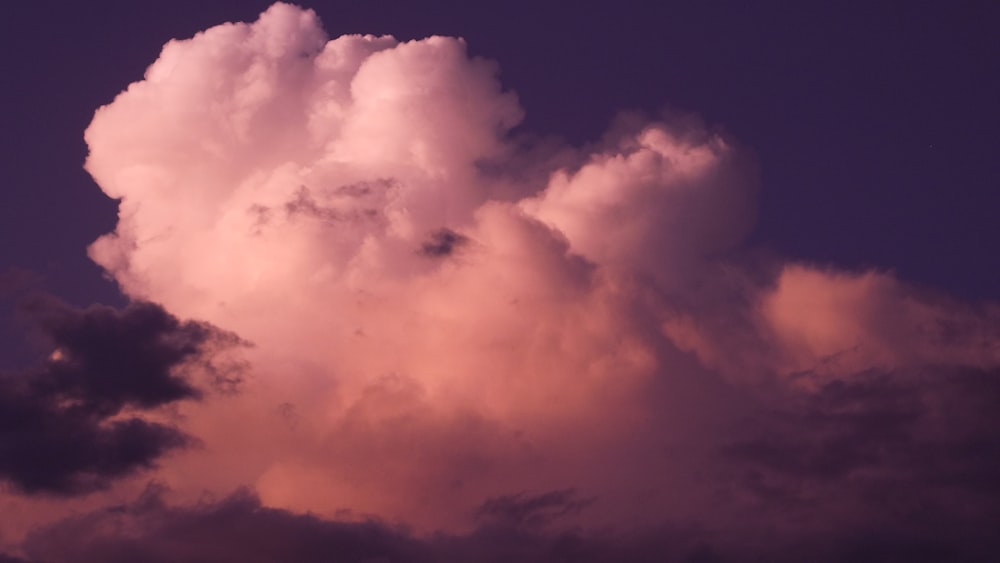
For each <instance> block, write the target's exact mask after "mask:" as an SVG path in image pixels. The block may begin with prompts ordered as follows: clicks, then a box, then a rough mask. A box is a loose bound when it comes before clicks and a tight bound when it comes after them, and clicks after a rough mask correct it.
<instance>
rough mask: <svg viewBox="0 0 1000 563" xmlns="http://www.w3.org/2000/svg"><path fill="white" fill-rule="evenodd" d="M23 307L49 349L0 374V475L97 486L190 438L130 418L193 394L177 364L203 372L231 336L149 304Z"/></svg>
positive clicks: (62, 485)
mask: <svg viewBox="0 0 1000 563" xmlns="http://www.w3.org/2000/svg"><path fill="white" fill-rule="evenodd" d="M22 309H23V311H25V312H26V313H28V314H29V315H30V316H31V317H32V318H33V319H34V320H35V322H36V324H37V326H38V328H39V330H40V333H41V336H42V338H44V339H45V340H46V341H47V344H48V345H49V346H50V347H51V349H52V354H51V356H50V357H49V358H48V359H47V360H46V361H44V362H43V363H42V365H40V366H37V367H35V368H34V369H30V370H27V371H24V372H22V373H12V374H0V478H3V479H6V480H7V481H9V482H10V483H11V484H12V485H13V486H14V488H15V489H16V490H19V491H21V492H23V493H29V494H31V493H42V492H47V493H55V494H61V495H71V494H82V493H87V492H91V491H94V490H97V489H101V488H104V487H106V486H107V485H108V484H109V483H110V482H111V481H112V480H113V479H115V478H119V477H122V476H125V475H129V474H131V473H133V472H134V471H136V470H138V469H142V468H148V467H151V466H152V465H153V464H154V462H155V460H156V459H157V458H159V457H160V456H162V455H163V454H165V453H166V452H167V451H169V450H172V449H175V448H179V447H182V446H184V445H186V444H188V443H189V442H190V440H189V438H188V437H186V436H185V435H184V434H183V433H182V432H180V431H179V430H177V429H175V428H172V427H169V426H166V425H163V424H160V423H156V422H150V421H147V420H143V419H142V418H140V417H138V416H129V414H131V413H132V412H134V411H135V410H148V409H153V408H156V407H159V406H162V405H166V404H168V403H172V402H175V401H179V400H182V399H194V398H198V397H199V396H200V392H199V391H198V390H197V389H196V388H195V387H194V386H193V385H192V383H191V382H190V381H188V380H187V379H185V378H184V377H183V376H182V375H181V373H180V371H181V368H183V367H191V366H193V365H195V364H197V363H199V362H201V365H202V366H207V367H209V368H211V364H210V363H207V362H205V361H203V360H202V357H203V356H204V355H205V354H207V353H208V352H209V351H211V350H212V349H214V348H215V347H218V346H229V345H232V344H235V343H236V342H238V340H237V339H236V338H235V337H234V336H232V335H228V334H225V333H222V332H220V331H218V330H217V329H215V328H213V327H211V326H209V325H207V324H203V323H195V322H181V321H179V320H178V319H176V318H175V317H173V316H172V315H170V314H169V313H167V312H166V311H164V310H163V309H162V308H161V307H159V306H157V305H153V304H151V303H141V302H140V303H132V304H130V305H129V306H128V307H126V308H125V309H123V310H117V309H113V308H110V307H105V306H100V305H93V306H90V307H87V308H86V309H76V308H73V307H70V306H68V305H65V304H63V303H60V302H58V301H56V300H54V299H52V298H49V297H45V296H34V297H32V298H30V299H29V300H27V301H26V302H25V303H24V304H23V306H22ZM208 371H209V372H211V371H212V370H211V369H209V370H208ZM210 375H217V374H211V373H210Z"/></svg>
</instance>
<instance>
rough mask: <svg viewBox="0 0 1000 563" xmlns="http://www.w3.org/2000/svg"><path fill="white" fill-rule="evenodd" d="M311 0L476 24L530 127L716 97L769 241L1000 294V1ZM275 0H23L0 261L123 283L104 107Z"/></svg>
mask: <svg viewBox="0 0 1000 563" xmlns="http://www.w3.org/2000/svg"><path fill="white" fill-rule="evenodd" d="M497 4H498V5H496V6H488V5H487V4H482V3H474V4H473V3H461V2H455V3H451V4H442V3H430V4H428V3H411V2H361V1H343V2H333V1H328V0H318V1H315V2H311V3H309V6H308V7H312V8H314V9H315V10H316V11H317V12H318V13H319V15H320V17H321V18H322V19H323V20H324V22H325V24H326V27H327V30H328V31H329V33H330V34H331V35H332V36H335V35H339V34H342V33H357V32H361V33H375V34H381V33H391V34H394V35H396V36H398V37H400V38H417V37H423V36H426V35H428V34H435V33H436V34H446V35H461V36H463V37H465V38H466V39H467V40H468V42H469V45H470V49H471V51H473V52H474V53H478V54H481V55H484V56H486V57H489V58H493V59H495V60H497V61H498V62H499V63H500V66H501V69H502V81H503V82H504V84H505V86H506V87H508V88H511V89H513V90H515V91H517V93H518V95H519V96H520V99H521V102H522V105H523V106H524V108H525V109H526V112H527V119H526V121H525V122H524V125H523V126H522V128H523V129H524V130H528V131H533V132H538V133H542V134H547V135H559V136H563V137H565V138H566V139H568V140H569V141H570V142H573V143H582V142H586V141H591V140H596V139H597V138H598V137H599V136H600V135H601V133H602V132H603V131H604V130H605V129H606V127H607V125H608V123H609V121H610V120H611V118H612V117H613V116H614V114H615V113H616V112H617V111H618V110H621V109H640V110H645V111H649V112H655V111H657V110H659V109H660V108H662V107H664V106H667V105H669V106H670V107H674V108H678V109H681V110H689V111H693V112H697V113H698V114H700V115H702V116H703V117H704V118H705V119H706V120H707V121H708V122H709V123H710V124H712V125H714V126H717V127H720V128H723V129H725V130H727V131H728V132H730V133H732V134H733V135H734V136H735V137H736V138H737V139H738V140H740V141H741V142H742V143H744V144H745V145H747V146H749V147H750V148H751V149H752V150H753V151H754V152H755V153H756V155H757V157H758V159H759V163H760V167H761V170H762V174H763V188H764V189H763V194H762V199H761V213H760V220H759V223H758V226H757V229H756V231H755V234H754V236H753V237H752V239H751V241H750V243H751V244H759V245H764V246H767V247H769V248H772V249H775V250H777V251H779V252H780V253H782V254H784V255H787V256H790V257H793V258H799V259H805V260H809V261H817V262H831V263H835V264H837V265H840V266H844V267H848V268H864V267H877V268H880V269H889V270H893V271H895V272H896V273H897V274H899V276H900V277H902V278H904V279H907V280H909V281H912V282H916V283H919V284H927V285H931V286H935V287H939V288H943V289H945V290H947V291H949V292H952V293H955V294H958V295H959V296H961V297H964V298H971V299H984V298H985V299H996V298H998V297H1000V254H997V253H996V251H995V250H994V243H995V242H996V241H1000V221H996V220H995V217H994V215H995V213H996V210H997V209H998V207H1000V193H998V188H1000V159H997V158H996V152H997V149H998V147H1000V109H998V103H997V101H998V100H1000V72H998V68H997V67H998V60H1000V39H998V38H1000V34H997V33H996V30H997V29H1000V5H998V4H997V3H995V2H951V3H928V2H877V3H852V4H845V3H832V2H830V3H812V2H810V3H770V2H754V3H744V2H683V3H680V2H678V3H670V2H663V3H661V2H639V3H636V2H608V3H598V2H592V3H586V4H577V5H576V6H575V7H573V8H566V7H563V6H562V5H561V3H560V5H557V3H554V2H552V3H542V5H541V6H539V5H536V3H519V2H504V3H497ZM267 5H268V2H265V1H239V2H237V1H232V0H229V1H215V2H208V3H201V2H170V3H153V2H150V3H145V2H144V3H134V2H107V1H104V2H88V3H74V4H70V5H66V4H65V3H61V2H30V3H27V2H26V3H18V4H16V5H14V6H11V7H8V8H6V14H5V16H4V18H3V22H2V23H0V25H2V26H3V29H2V32H0V37H2V39H0V40H2V41H3V45H2V49H0V53H2V54H0V56H2V57H3V62H2V68H3V69H4V80H3V81H2V85H0V88H2V97H3V104H4V108H5V111H4V112H3V114H2V115H3V117H2V123H0V130H2V131H3V132H4V133H3V136H2V139H3V148H2V150H0V154H2V158H3V159H4V161H3V166H2V170H3V174H4V182H3V184H4V185H3V190H2V191H0V194H2V195H0V240H2V241H3V244H2V246H0V269H7V268H10V267H18V268H24V269H29V270H32V271H35V272H38V273H41V274H43V275H44V276H45V278H46V279H47V283H46V286H47V287H48V289H50V290H51V291H53V292H55V293H57V294H59V295H62V296H64V297H65V298H67V299H69V300H70V301H72V302H75V303H79V304H83V303H88V302H91V301H95V300H98V301H105V302H108V301H116V300H119V299H120V298H118V297H117V294H116V291H115V290H114V288H113V286H112V285H111V284H109V283H107V282H104V281H102V280H101V277H100V272H99V270H98V268H97V267H96V266H93V265H92V264H90V262H89V260H88V259H87V258H86V255H85V247H86V245H87V244H89V243H90V242H91V241H92V240H93V239H95V238H96V237H97V236H98V235H100V234H102V233H104V232H107V231H109V230H111V229H112V228H113V226H114V220H115V217H114V213H115V204H114V203H113V202H111V201H109V200H108V199H107V198H105V197H104V195H103V194H101V192H100V191H99V190H98V189H97V187H96V186H95V185H94V184H93V183H92V182H91V180H90V179H89V177H88V176H87V174H86V173H85V172H84V171H83V170H82V168H81V164H82V162H83V159H84V157H85V155H86V146H85V144H84V142H83V137H82V135H83V130H84V128H85V127H86V125H87V124H88V123H89V121H90V118H91V116H92V114H93V111H94V110H95V109H96V108H97V107H98V106H100V105H102V104H105V103H107V102H109V101H111V99H112V98H113V97H114V95H115V94H116V93H117V92H119V91H120V90H121V89H122V88H123V87H124V86H125V85H126V84H128V83H129V82H131V81H134V80H137V79H139V78H141V76H142V72H143V71H144V69H145V67H146V66H147V65H148V64H149V63H151V62H152V61H153V60H154V59H155V58H156V56H157V54H158V52H159V49H160V47H161V46H162V44H163V43H164V42H166V41H167V40H169V39H170V38H173V37H189V36H191V35H192V34H194V33H195V32H197V31H198V30H201V29H205V28H207V27H209V26H211V25H213V24H216V23H219V22H222V21H247V20H252V19H254V17H255V16H256V14H257V13H259V12H260V11H262V10H263V9H264V8H266V6H267Z"/></svg>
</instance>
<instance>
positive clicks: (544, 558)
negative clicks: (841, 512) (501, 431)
mask: <svg viewBox="0 0 1000 563" xmlns="http://www.w3.org/2000/svg"><path fill="white" fill-rule="evenodd" d="M566 494H567V491H552V492H549V493H542V494H539V495H535V496H529V497H530V498H529V497H523V498H522V500H526V501H527V503H525V506H527V505H528V504H533V503H534V504H538V505H546V506H548V505H551V504H553V502H550V501H554V504H556V505H561V506H565V503H563V502H562V501H563V500H565V498H564V497H565V496H566ZM161 495H162V490H161V488H160V487H158V486H156V485H151V486H150V487H149V488H148V489H147V491H146V493H144V494H143V495H142V497H140V498H139V499H138V500H137V501H136V502H134V503H131V504H128V505H122V506H115V507H111V508H106V509H102V510H98V511H95V512H92V513H88V514H83V515H79V516H74V517H70V518H67V519H65V520H63V521H61V522H59V523H56V524H54V525H52V526H49V527H46V528H42V529H39V530H36V531H35V532H33V533H32V534H31V535H30V536H29V537H28V539H27V541H26V542H25V544H24V551H25V554H26V556H27V557H28V559H27V560H25V559H17V558H12V557H8V559H3V556H2V555H0V562H3V563H12V562H23V561H31V562H33V563H63V562H74V563H98V562H100V563H124V562H133V561H144V562H148V563H160V562H164V563H166V562H175V561H185V562H191V563H201V562H205V563H208V562H212V563H229V562H233V563H235V562H240V563H244V562H255V563H277V562H285V561H295V562H296V563H313V562H317V563H318V562H329V561H337V562H339V563H362V562H364V563H372V562H393V563H459V562H472V561H474V562H477V563H494V562H495V563H501V562H510V561H518V562H521V563H551V562H560V563H611V562H621V561H629V562H634V563H644V562H650V563H651V562H659V563H663V562H677V563H721V562H732V563H744V562H751V561H769V562H770V561H773V562H789V563H791V562H798V561H816V562H819V563H834V562H841V561H852V562H873V563H874V562H876V561H877V562H904V561H905V562H931V561H955V562H962V561H987V560H990V558H989V554H990V553H996V551H995V550H996V549H997V547H998V546H997V543H998V542H997V541H996V540H995V539H993V540H991V539H989V537H988V536H982V537H979V538H976V541H970V540H969V538H968V537H950V538H949V537H946V536H944V535H942V534H938V535H933V534H932V535H925V536H921V535H916V534H914V533H913V532H912V531H903V530H901V529H893V528H888V529H886V528H881V529H878V528H872V529H862V528H859V529H857V530H853V531H850V532H845V531H844V530H839V529H831V530H825V531H822V532H818V533H815V534H812V535H807V536H797V537H793V536H784V537H778V538H773V537H769V536H768V535H767V534H766V533H761V534H759V535H754V534H747V535H746V536H744V537H741V538H735V537H733V536H731V535H730V536H726V537H720V536H718V535H717V534H713V533H711V532H708V531H705V530H700V529H698V528H696V527H693V526H690V525H687V526H680V525H677V526H669V525H665V526H662V527H660V528H657V529H653V530H646V531H642V532H632V533H628V534H621V533H612V532H585V531H582V530H578V529H572V528H570V529H560V528H558V527H551V526H549V524H548V523H543V522H541V521H536V522H534V523H533V524H531V525H525V522H524V521H518V522H510V521H503V520H497V521H493V522H489V523H484V524H482V525H480V526H479V527H478V528H476V529H474V530H472V531H471V532H469V533H466V534H441V533H439V534H435V535H431V536H417V535H414V534H412V533H411V532H410V531H408V530H407V529H405V528H399V527H394V526H390V525H387V524H385V523H383V522H380V521H377V520H367V521H333V520H327V519H323V518H320V517H318V516H315V515H311V514H295V513H292V512H288V511H285V510H281V509H274V508H268V507H265V506H263V505H262V504H261V503H260V500H259V499H258V498H257V497H256V496H255V495H254V494H252V493H250V492H248V491H246V490H243V491H239V492H237V493H235V494H233V495H231V496H229V497H227V498H225V499H222V500H219V501H217V502H204V503H199V504H197V505H194V506H184V507H181V506H170V505H168V504H167V503H166V502H165V501H164V500H163V499H162V496H161ZM508 500H510V499H508ZM491 504H493V505H495V502H493V501H488V502H487V503H484V505H483V509H484V511H486V512H490V511H492V510H493V509H492V508H490V506H491ZM570 504H572V503H570ZM748 524H749V523H748Z"/></svg>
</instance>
